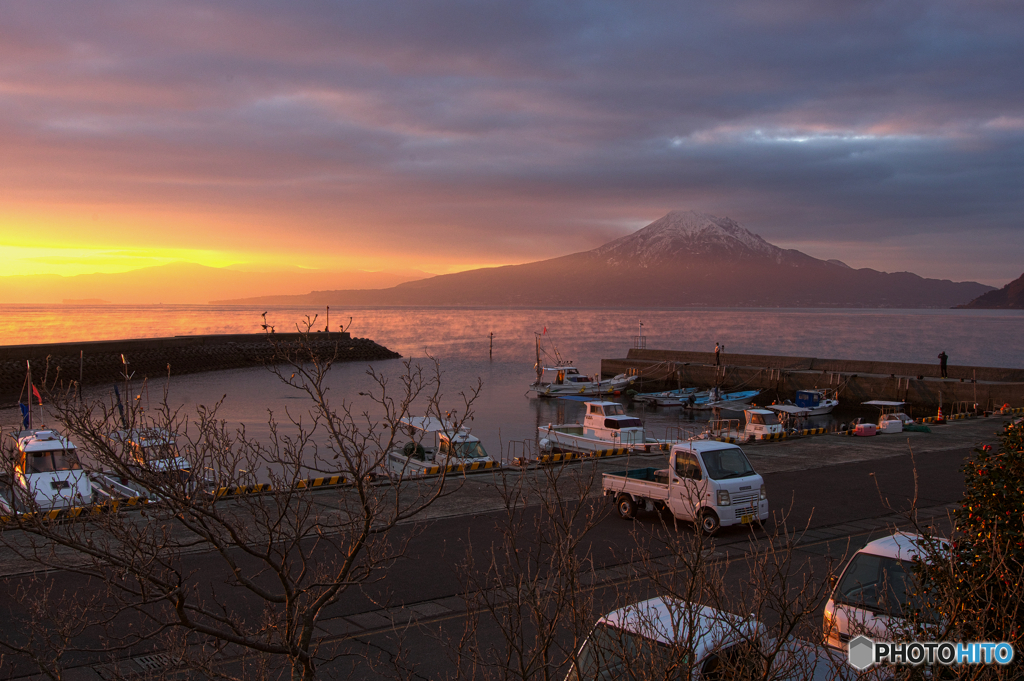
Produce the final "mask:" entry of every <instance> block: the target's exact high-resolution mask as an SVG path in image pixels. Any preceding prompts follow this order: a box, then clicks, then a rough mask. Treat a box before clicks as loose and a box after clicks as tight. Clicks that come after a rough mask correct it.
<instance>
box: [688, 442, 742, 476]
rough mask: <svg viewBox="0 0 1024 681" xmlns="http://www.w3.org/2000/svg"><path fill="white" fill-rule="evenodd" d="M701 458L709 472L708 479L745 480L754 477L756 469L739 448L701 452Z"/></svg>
mask: <svg viewBox="0 0 1024 681" xmlns="http://www.w3.org/2000/svg"><path fill="white" fill-rule="evenodd" d="M700 457H701V458H702V459H703V460H704V468H706V469H707V470H708V477H710V478H711V479H712V480H727V479H729V478H745V477H747V476H748V475H754V469H753V468H752V467H751V465H750V462H749V461H747V457H746V455H745V454H744V453H743V450H742V449H740V448H739V447H730V448H729V449H718V450H715V451H712V452H701V455H700Z"/></svg>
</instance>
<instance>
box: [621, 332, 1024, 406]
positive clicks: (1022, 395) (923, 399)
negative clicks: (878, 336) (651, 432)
mask: <svg viewBox="0 0 1024 681" xmlns="http://www.w3.org/2000/svg"><path fill="white" fill-rule="evenodd" d="M720 362H721V364H720V365H716V363H715V353H713V352H691V351H684V350H656V349H635V348H634V349H631V350H629V352H628V353H627V355H626V357H625V358H622V359H602V360H601V375H602V377H609V376H614V375H615V374H618V373H622V372H626V371H629V370H634V371H636V372H638V373H639V374H640V377H641V380H640V381H639V382H638V383H637V384H636V385H635V386H634V388H635V389H636V390H638V391H640V392H652V391H658V390H669V389H673V388H676V387H678V386H680V385H682V386H711V385H725V386H728V387H733V388H739V387H742V388H745V389H747V388H749V389H753V388H758V389H760V390H762V391H764V393H765V395H766V397H767V399H768V401H770V400H772V399H792V398H793V396H794V394H795V393H796V391H797V390H807V389H811V388H826V389H829V390H832V389H838V390H839V399H840V400H842V401H848V402H853V403H860V402H866V401H868V400H879V399H880V400H899V401H903V402H907V403H908V404H909V405H912V406H913V407H916V408H919V409H926V410H935V409H937V408H938V407H939V405H940V403H941V404H942V405H944V406H947V407H949V406H953V404H954V403H958V402H960V403H962V402H967V403H969V404H970V405H972V406H973V405H974V404H975V403H977V405H978V408H979V409H982V410H986V409H989V410H990V409H999V407H1001V406H1002V405H1004V404H1009V405H1010V406H1011V407H1021V406H1024V369H1010V368H998V367H974V366H959V365H951V366H949V368H948V372H947V373H948V378H943V377H942V376H941V373H940V370H939V364H938V362H935V363H934V364H911V363H903V362H875V361H867V360H844V359H820V358H815V357H788V356H785V355H751V354H724V353H723V354H722V355H721V357H720ZM759 402H760V401H759ZM933 413H934V412H933Z"/></svg>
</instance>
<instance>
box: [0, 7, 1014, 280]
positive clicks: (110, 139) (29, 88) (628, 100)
mask: <svg viewBox="0 0 1024 681" xmlns="http://www.w3.org/2000/svg"><path fill="white" fill-rule="evenodd" d="M4 13H5V14H4V16H5V20H4V22H3V24H2V26H0V105H2V106H0V144H3V145H4V148H5V157H6V158H5V163H4V166H3V167H0V181H3V182H4V186H5V188H6V191H7V200H9V201H14V202H38V203H39V205H42V206H45V205H46V203H47V202H75V201H78V202H83V203H89V202H108V203H122V204H126V205H130V204H133V203H140V204H146V205H157V206H162V207H163V209H164V210H174V208H175V206H183V207H187V208H188V210H189V211H195V210H208V211H211V212H213V213H221V214H225V215H228V214H232V213H233V212H234V213H236V214H238V215H250V214H261V215H262V216H264V218H265V219H264V220H263V223H264V225H265V232H264V233H263V234H262V236H261V237H260V238H262V239H263V241H264V242H266V243H270V242H272V241H273V239H274V238H275V231H274V227H273V225H274V224H275V219H276V220H277V224H280V225H281V227H280V229H281V230H282V232H286V233H288V234H289V235H292V236H294V235H295V234H296V230H298V231H299V232H302V230H306V231H305V232H302V233H305V234H307V235H308V236H310V237H311V238H312V237H315V238H317V239H322V240H326V241H327V246H331V245H338V244H352V243H361V242H360V241H359V239H362V238H363V237H360V236H358V235H354V234H353V233H351V232H350V231H348V229H349V228H348V227H347V226H348V225H352V224H355V223H358V224H361V225H370V226H373V227H374V228H375V229H376V230H378V232H379V233H383V234H387V235H390V236H391V237H392V240H393V243H395V244H396V246H395V248H396V249H399V251H400V250H401V249H403V248H404V249H407V250H408V253H415V252H417V251H420V250H422V249H428V250H429V249H433V250H434V251H436V252H438V253H440V252H444V253H447V254H449V256H450V257H451V259H452V260H453V262H456V261H460V260H461V261H467V262H483V261H489V262H504V261H509V260H513V261H516V260H519V261H521V260H531V259H536V258H542V257H549V256H552V255H557V254H561V253H565V252H568V251H572V250H577V249H582V248H588V247H591V246H594V245H597V244H598V243H600V242H601V240H603V239H605V238H609V237H612V236H617V235H619V234H621V233H623V232H624V231H626V230H627V229H631V228H635V227H636V226H637V225H638V224H642V223H643V221H644V220H653V219H655V218H657V217H659V216H660V215H661V214H663V213H664V212H666V211H668V210H670V209H675V208H697V209H700V210H705V211H707V212H711V213H715V214H718V215H728V216H730V217H733V218H735V219H738V220H740V221H741V222H742V223H743V224H744V225H745V226H747V227H748V228H751V229H752V230H754V231H757V232H759V233H761V234H762V235H763V236H764V237H765V238H767V239H769V240H771V241H774V242H778V243H783V244H785V243H810V242H815V243H819V242H820V243H821V244H823V246H822V248H823V249H826V250H827V244H828V243H829V242H834V243H836V244H837V245H838V244H842V245H843V248H844V249H850V248H854V249H855V248H856V243H857V240H863V241H866V242H871V243H872V245H873V249H874V250H873V249H865V251H864V253H873V254H874V255H873V256H872V257H874V258H876V259H877V258H878V251H877V246H878V244H886V245H887V246H886V247H887V249H889V252H890V253H892V254H893V255H892V258H891V260H892V261H894V262H905V263H906V266H905V267H903V268H901V269H910V270H914V271H918V272H921V273H923V274H929V275H932V276H954V275H952V274H950V275H944V274H943V273H944V272H947V271H950V272H952V271H953V270H954V269H955V271H956V272H961V273H963V274H958V275H956V276H962V277H970V278H976V279H980V280H985V281H990V282H993V283H995V282H996V281H997V280H1008V279H1010V278H1013V277H1015V276H1017V274H1019V272H1017V270H1019V269H1020V265H1019V263H1020V262H1022V261H1024V258H1022V256H1024V246H1021V245H1020V244H1021V243H1024V239H1022V238H1021V237H1022V236H1024V234H1021V232H1022V221H1021V215H1022V214H1024V212H1022V209H1024V192H1021V191H1020V187H1021V186H1022V185H1024V182H1022V180H1024V89H1022V88H1021V87H1020V84H1021V83H1022V82H1024V41H1022V40H1021V39H1020V36H1021V35H1024V5H1021V4H1020V3H1014V2H997V1H990V2H972V3H963V2H952V1H945V2H944V1H936V2H924V1H915V0H889V1H878V2H838V1H835V2H821V1H811V0H808V1H804V2H796V1H793V0H788V1H787V0H782V1H780V2H771V3H765V2H763V1H747V2H721V3H706V2H636V3H613V2H569V3H542V2H532V3H529V2H528V3H484V2H466V1H457V0H425V1H417V2H408V1H406V2H374V3H345V2H343V3H329V2H297V3H287V4H280V3H253V2H235V3H231V2H223V3H216V4H197V3H188V2H176V3H156V2H149V3H145V2H143V3H139V2H131V3H129V2H93V3H88V4H87V5H86V4H73V5H68V4H67V3H50V2H33V3H16V4H10V3H8V4H5V6H4ZM274 216H276V218H275V217H274ZM339 216H345V217H346V218H347V219H340V217H339ZM939 238H941V239H944V240H948V241H949V243H950V244H956V243H964V244H966V243H967V242H968V241H969V242H970V246H971V249H972V253H982V252H984V251H983V249H981V248H980V246H979V242H978V240H979V239H982V240H988V241H989V242H990V246H991V255H990V256H989V259H986V258H983V257H978V258H976V260H975V261H974V262H973V263H970V264H965V263H964V262H962V259H960V258H958V257H957V256H956V252H955V251H956V249H955V247H951V249H950V253H951V255H950V257H949V258H948V259H947V260H943V259H942V252H941V251H940V252H935V251H934V250H929V251H924V250H917V251H915V249H914V247H913V243H914V242H915V241H916V240H929V239H939ZM364 241H365V239H364ZM168 245H180V244H168ZM922 253H927V255H926V256H924V255H921V254H922ZM816 254H817V255H827V253H823V252H822V253H816ZM846 257H847V258H850V257H854V258H855V257H856V254H854V255H853V256H850V255H847V256H846ZM864 264H868V263H864ZM954 266H955V267H954Z"/></svg>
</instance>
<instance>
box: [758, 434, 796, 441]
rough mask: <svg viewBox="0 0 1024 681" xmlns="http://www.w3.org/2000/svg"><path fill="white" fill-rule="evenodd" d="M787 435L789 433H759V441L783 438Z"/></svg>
mask: <svg viewBox="0 0 1024 681" xmlns="http://www.w3.org/2000/svg"><path fill="white" fill-rule="evenodd" d="M787 437H789V433H761V438H760V439H761V441H762V442H768V441H770V440H785V439H786V438H787Z"/></svg>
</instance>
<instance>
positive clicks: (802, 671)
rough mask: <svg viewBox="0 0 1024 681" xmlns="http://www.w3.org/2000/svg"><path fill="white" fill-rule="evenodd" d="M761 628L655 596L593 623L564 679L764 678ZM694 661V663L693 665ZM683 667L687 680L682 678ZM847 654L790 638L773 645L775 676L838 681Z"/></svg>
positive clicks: (768, 642)
mask: <svg viewBox="0 0 1024 681" xmlns="http://www.w3.org/2000/svg"><path fill="white" fill-rule="evenodd" d="M773 644H774V641H773V640H772V639H770V638H767V631H766V629H765V627H764V625H763V624H761V623H759V622H757V621H756V620H754V619H753V618H751V617H741V616H739V615H733V614H731V613H727V612H723V611H721V610H716V609H715V608H711V607H708V606H704V605H697V604H692V603H685V602H683V601H678V600H675V599H671V598H652V599H649V600H646V601H640V602H638V603H633V604H631V605H628V606H626V607H624V608H620V609H618V610H615V611H613V612H610V613H608V614H607V615H605V616H604V617H602V618H601V619H599V620H598V622H597V625H596V626H595V627H594V629H593V630H592V631H591V632H590V635H589V636H587V639H586V641H584V643H583V646H582V647H581V648H580V650H579V654H578V658H577V662H576V663H575V664H573V666H572V667H571V668H570V670H569V674H568V676H567V677H566V681H594V680H595V679H601V680H605V679H607V680H608V681H611V680H613V679H615V680H617V679H634V678H673V679H684V678H691V679H694V680H700V681H719V680H721V681H725V680H726V679H729V678H732V676H733V674H734V673H735V672H736V671H737V670H738V668H743V667H748V666H749V667H750V668H749V670H748V671H749V672H750V676H753V677H760V676H761V675H762V671H763V670H761V669H759V668H758V667H760V665H761V664H762V662H761V660H762V658H761V657H760V655H759V652H758V651H757V650H754V649H756V648H757V647H758V646H765V645H767V646H772V645H773ZM690 660H692V661H693V662H692V664H691V662H690ZM687 669H690V672H691V673H690V675H689V676H688V677H687V676H685V675H684V674H685V672H686V670H687ZM847 669H848V667H847V664H846V658H845V656H842V655H838V654H836V653H834V652H833V651H831V650H830V649H829V648H825V647H823V646H819V645H815V644H813V643H808V642H806V641H799V640H797V639H790V640H787V641H786V642H785V643H784V644H783V645H781V646H778V654H777V655H776V656H775V658H774V660H773V664H772V670H771V678H773V679H781V680H788V679H793V680H796V679H800V680H801V681H806V680H808V679H814V680H819V679H820V680H824V679H835V678H837V674H838V675H839V676H842V674H843V673H844V672H845V671H847Z"/></svg>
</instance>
